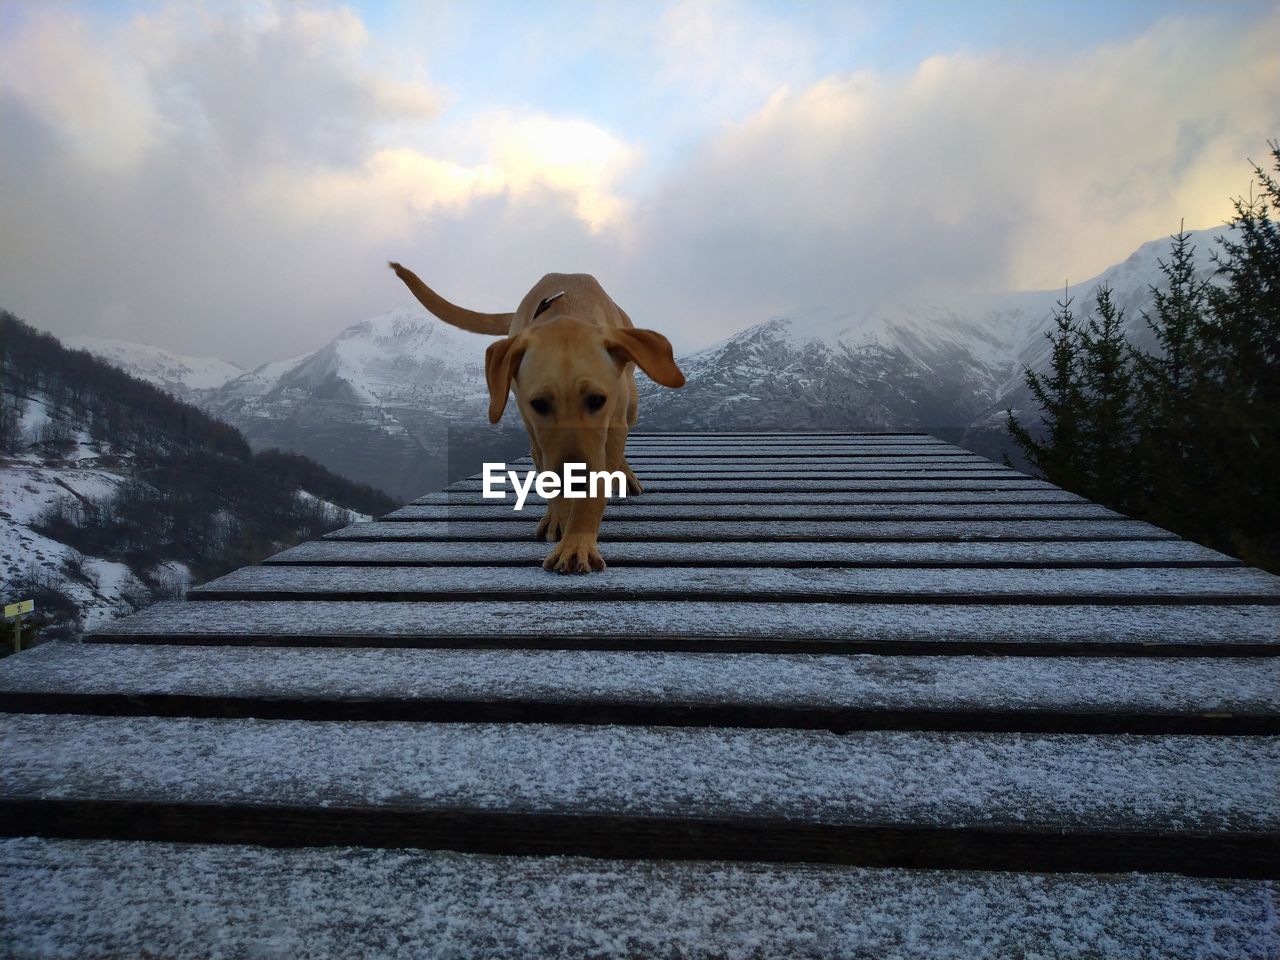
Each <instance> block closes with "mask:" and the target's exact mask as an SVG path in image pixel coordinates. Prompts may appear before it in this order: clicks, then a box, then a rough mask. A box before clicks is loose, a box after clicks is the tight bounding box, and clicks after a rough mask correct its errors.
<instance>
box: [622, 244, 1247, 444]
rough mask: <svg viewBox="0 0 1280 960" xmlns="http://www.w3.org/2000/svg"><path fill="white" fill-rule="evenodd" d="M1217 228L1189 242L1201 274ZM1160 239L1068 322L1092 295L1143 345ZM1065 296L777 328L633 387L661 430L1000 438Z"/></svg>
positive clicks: (808, 320) (832, 317) (882, 312)
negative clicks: (676, 383) (997, 432)
mask: <svg viewBox="0 0 1280 960" xmlns="http://www.w3.org/2000/svg"><path fill="white" fill-rule="evenodd" d="M1221 232H1222V230H1220V229H1219V230H1203V231H1198V232H1195V233H1193V234H1192V242H1193V243H1194V245H1195V247H1196V261H1197V264H1198V271H1199V273H1200V275H1201V276H1203V277H1208V276H1210V275H1211V274H1212V272H1213V265H1212V263H1211V262H1210V259H1209V254H1210V252H1211V251H1213V250H1215V249H1217V244H1216V243H1214V241H1213V237H1214V236H1216V235H1219V234H1220V233H1221ZM1168 257H1169V240H1168V239H1161V240H1155V241H1152V242H1150V243H1146V244H1143V245H1142V246H1141V247H1140V248H1138V250H1136V251H1135V252H1134V253H1133V254H1132V255H1131V256H1130V257H1129V258H1128V259H1126V260H1125V261H1124V262H1122V263H1118V264H1116V265H1115V266H1112V267H1110V268H1108V269H1107V270H1105V271H1104V272H1103V273H1101V274H1100V275H1098V276H1096V277H1093V278H1091V279H1089V280H1086V281H1084V282H1082V283H1077V284H1073V285H1072V286H1071V287H1069V288H1068V289H1067V290H1066V291H1065V294H1066V295H1067V296H1070V297H1073V298H1074V302H1073V304H1072V309H1073V311H1074V312H1075V314H1076V316H1077V318H1082V317H1085V316H1087V315H1089V314H1090V313H1091V311H1092V308H1093V302H1094V297H1095V294H1096V291H1097V289H1098V287H1099V286H1101V285H1102V284H1104V283H1105V284H1107V285H1108V286H1110V287H1111V289H1112V295H1113V299H1114V300H1115V302H1116V304H1117V306H1119V307H1120V308H1121V309H1123V310H1124V312H1125V316H1126V321H1127V332H1128V336H1129V338H1130V340H1131V342H1134V343H1136V344H1140V345H1142V346H1144V347H1148V348H1149V347H1150V346H1151V342H1152V338H1151V335H1150V331H1149V330H1148V329H1147V327H1146V324H1145V322H1144V320H1143V319H1142V312H1143V311H1144V310H1149V309H1150V308H1151V306H1152V300H1153V298H1152V294H1151V288H1152V286H1160V285H1162V284H1163V282H1164V276H1163V274H1162V273H1161V270H1160V263H1159V261H1160V260H1162V259H1165V260H1167V259H1168ZM1063 296H1064V291H1032V292H1018V293H999V294H992V295H989V296H973V297H967V298H963V299H959V300H955V301H951V302H948V303H947V304H945V305H944V304H939V303H932V302H926V301H916V302H902V303H898V304H893V305H888V304H878V305H872V304H869V305H861V306H859V307H857V308H856V309H854V310H852V311H847V312H831V313H817V312H815V313H811V314H808V315H801V316H791V317H776V318H773V319H771V320H768V321H766V322H764V323H761V324H757V325H756V326H753V327H749V328H747V329H746V330H743V331H741V332H740V333H737V334H734V335H733V336H731V337H729V338H728V339H726V340H724V341H721V342H720V343H717V344H714V345H712V346H710V347H707V348H704V349H702V350H699V351H697V352H695V353H692V354H690V355H688V356H685V357H683V358H682V359H681V366H682V368H683V369H684V371H685V375H686V376H687V377H688V381H689V382H688V384H687V385H686V386H685V388H684V389H683V390H679V391H670V390H664V389H662V388H660V387H657V386H655V385H653V384H650V383H648V382H642V385H641V396H642V401H641V409H642V411H644V413H643V416H644V418H645V422H646V423H648V424H649V425H651V426H654V427H656V428H661V429H713V428H714V429H727V428H739V429H745V428H751V429H772V430H787V429H808V430H918V429H923V430H927V431H932V432H939V433H948V434H952V435H954V434H955V433H956V432H957V431H965V430H969V429H981V428H984V427H985V428H993V429H1002V424H1003V419H1004V411H1005V408H1006V406H1010V405H1011V406H1012V407H1013V408H1014V409H1015V410H1023V408H1024V407H1025V405H1026V401H1027V391H1026V387H1025V384H1024V382H1023V370H1024V368H1025V367H1028V366H1029V367H1031V368H1032V369H1037V370H1038V369H1041V368H1043V367H1044V365H1045V364H1046V363H1047V362H1048V359H1049V343H1048V341H1047V339H1046V338H1045V333H1046V332H1047V331H1049V330H1050V329H1052V327H1053V320H1052V315H1053V310H1054V304H1055V302H1056V301H1058V300H1061V299H1062V298H1063Z"/></svg>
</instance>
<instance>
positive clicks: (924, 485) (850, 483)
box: [414, 471, 1058, 503]
mask: <svg viewBox="0 0 1280 960" xmlns="http://www.w3.org/2000/svg"><path fill="white" fill-rule="evenodd" d="M482 486H483V484H482V482H481V480H480V478H479V476H478V475H477V476H476V477H474V478H470V479H464V480H458V481H457V482H455V483H452V484H450V485H449V486H448V487H446V488H445V492H458V491H461V492H469V491H478V490H480V489H481V488H482ZM1057 489H1058V488H1057V487H1055V486H1053V485H1052V484H1048V483H1045V482H1044V481H1043V480H1034V479H1032V478H1031V477H1024V476H1021V475H1015V476H1013V477H1010V476H1008V475H1006V474H1001V475H999V476H997V477H993V478H985V479H977V480H973V479H969V478H963V477H961V478H957V477H955V476H952V475H948V476H946V477H943V478H941V479H936V478H935V479H924V480H919V479H914V480H913V479H907V480H903V479H900V478H899V479H893V478H889V479H885V478H881V479H872V480H867V479H865V478H861V477H859V478H857V479H854V478H850V477H849V476H847V475H846V474H843V473H840V472H838V471H837V472H836V473H835V474H834V475H833V476H826V477H819V478H817V479H814V478H806V477H792V478H790V479H784V480H779V479H777V478H776V477H773V476H772V475H764V476H757V477H750V478H747V479H737V480H735V479H728V480H725V479H716V478H714V477H710V478H707V479H703V480H690V479H688V478H683V477H680V478H671V477H668V478H665V479H664V478H661V477H654V476H653V475H652V474H651V473H646V475H645V478H644V490H645V492H644V494H643V496H646V497H647V496H649V495H650V494H654V493H663V492H668V491H670V492H686V493H687V492H704V491H710V492H729V493H743V492H748V493H810V492H850V493H878V492H881V491H905V492H908V493H931V492H934V491H946V492H955V491H966V492H972V493H981V492H986V491H1042V490H1057ZM414 502H415V503H417V502H418V501H416V500H415V501H414Z"/></svg>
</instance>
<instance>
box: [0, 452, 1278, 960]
mask: <svg viewBox="0 0 1280 960" xmlns="http://www.w3.org/2000/svg"><path fill="white" fill-rule="evenodd" d="M629 458H630V462H631V463H632V465H633V467H634V468H635V470H636V472H637V473H638V474H639V475H640V477H641V479H642V481H644V482H645V484H646V488H647V489H646V493H645V494H644V495H643V496H642V497H639V498H635V499H628V500H623V501H615V502H614V503H613V504H611V505H610V506H609V508H608V510H607V511H606V520H605V523H604V526H603V529H602V536H601V541H602V552H603V553H604V556H605V559H606V560H607V561H608V562H609V564H610V566H609V569H608V571H606V572H605V573H604V574H598V575H592V576H586V577H558V576H555V575H553V574H548V573H544V572H543V571H542V570H541V569H540V566H539V562H540V560H541V557H542V556H543V554H544V553H545V551H546V549H547V547H546V545H545V544H538V543H535V542H533V541H532V540H531V539H529V538H530V537H531V535H532V528H533V526H534V524H535V520H536V517H537V515H538V513H539V512H540V510H538V509H537V508H536V505H531V508H530V509H526V511H525V512H523V513H516V512H514V511H512V509H511V504H510V502H498V501H487V500H483V499H481V497H480V481H479V479H478V478H471V479H468V480H464V481H461V482H459V483H456V484H454V485H453V486H452V487H450V488H449V489H448V490H446V491H444V492H441V493H437V494H432V495H430V496H427V497H424V498H422V499H421V500H418V501H415V502H414V503H413V504H410V505H409V506H406V507H404V508H403V509H401V510H398V511H396V512H394V513H392V514H390V515H388V516H387V517H384V518H382V520H380V521H377V522H373V523H364V524H356V525H353V526H351V527H347V528H346V529H343V530H339V531H337V532H335V533H333V534H330V535H329V536H328V537H326V538H325V539H324V540H321V541H316V542H312V543H306V544H303V545H301V546H298V547H295V548H293V549H291V550H286V551H284V552H283V553H280V554H278V555H276V556H274V557H271V558H269V559H268V560H267V561H265V562H264V563H263V564H262V565H260V566H256V567H247V568H244V569H241V570H238V571H235V572H234V573H231V574H229V575H227V576H225V577H222V578H220V579H218V580H215V581H213V582H211V583H209V584H206V585H204V586H202V587H199V588H196V589H194V590H192V591H191V593H190V594H189V596H188V599H187V600H185V601H181V602H171V603H162V604H158V605H156V606H154V607H152V608H150V609H148V610H145V611H143V612H142V613H140V614H138V615H136V616H133V617H130V618H128V619H126V620H122V621H119V622H116V623H113V624H111V625H110V626H108V627H107V628H106V629H104V630H103V631H101V632H99V633H98V634H96V635H94V636H92V637H90V638H88V639H89V642H88V643H86V644H84V645H79V644H49V645H45V646H43V647H38V648H36V649H34V650H31V651H28V652H26V653H23V654H21V655H19V656H16V657H10V658H8V659H7V660H5V661H3V662H0V706H2V709H3V710H4V711H5V712H6V713H7V715H6V716H4V717H3V718H2V728H0V729H2V735H0V834H3V835H4V836H6V837H9V838H10V839H5V840H0V884H2V885H3V887H4V889H5V890H6V891H7V892H12V893H13V895H12V896H10V897H8V898H7V899H8V901H9V906H7V907H6V908H5V909H4V911H3V912H2V913H0V944H3V943H8V944H10V945H11V947H10V948H11V949H12V950H13V955H14V956H24V957H25V956H45V955H94V956H99V955H101V956H124V955H163V956H188V955H189V956H205V955H210V954H211V953H216V952H218V951H217V950H213V949H212V947H211V945H212V946H217V947H218V948H219V949H220V950H222V951H223V952H224V953H226V954H227V955H255V956H275V955H284V954H286V953H295V954H296V953H299V952H301V953H303V954H305V955H317V956H406V957H420V956H432V955H442V956H472V955H483V956H513V957H515V956H540V955H548V954H556V955H570V956H576V955H583V956H615V955H617V956H699V955H700V956H725V955H742V956H774V955H776V956H833V955H839V956H862V955H872V956H879V955H886V954H890V955H893V954H895V951H896V952H897V954H903V955H906V954H909V955H923V956H965V957H982V956H1007V955H1009V954H1010V953H1018V952H1019V951H1022V952H1025V953H1027V954H1036V953H1037V952H1038V955H1046V956H1160V957H1173V956H1206V957H1207V956H1222V957H1231V958H1240V957H1252V956H1258V957H1275V956H1276V955H1277V954H1278V953H1280V927H1278V923H1280V921H1278V920H1277V916H1278V915H1280V910H1278V909H1277V906H1276V903H1277V896H1278V894H1277V890H1278V888H1277V885H1276V880H1277V878H1278V877H1280V736H1278V735H1280V660H1277V659H1276V655H1277V653H1280V578H1276V577H1273V576H1271V575H1268V574H1265V573H1262V572H1260V571H1257V570H1253V569H1249V568H1246V567H1244V566H1242V565H1241V564H1240V563H1239V562H1238V561H1235V560H1233V559H1231V558H1229V557H1226V556H1224V555H1222V554H1219V553H1216V552H1214V551H1212V550H1208V549H1206V548H1204V547H1201V546H1198V545H1196V544H1193V543H1189V542H1187V541H1184V540H1180V539H1178V538H1177V537H1175V536H1174V535H1172V534H1170V533H1168V532H1166V531H1164V530H1161V529H1159V528H1156V527H1153V526H1151V525H1149V524H1146V523H1143V522H1140V521H1135V520H1131V519H1128V518H1125V517H1122V516H1119V515H1117V514H1115V513H1113V512H1112V511H1109V510H1107V509H1105V508H1103V507H1100V506H1098V505H1096V504H1093V503H1090V502H1088V501H1086V500H1083V499H1081V498H1080V497H1078V496H1075V495H1073V494H1070V493H1067V492H1066V491H1063V490H1061V489H1058V488H1056V487H1054V486H1052V485H1050V484H1048V483H1045V482H1043V481H1040V480H1035V479H1032V478H1029V477H1027V476H1025V475H1023V474H1020V473H1018V472H1016V471H1013V470H1011V469H1008V468H1006V467H1002V466H997V465H995V464H993V463H991V462H990V461H988V460H985V459H983V458H981V457H978V456H976V455H973V454H971V453H969V452H967V451H964V450H961V449H959V448H957V447H954V446H951V445H949V444H946V443H943V442H941V441H938V440H936V439H933V438H931V437H928V436H924V435H918V434H892V435H869V434H858V435H849V434H803V435H801V434H789V435H776V434H701V435H690V434H636V435H633V437H632V439H631V443H630V447H629ZM513 466H516V467H517V468H519V466H520V465H513ZM523 466H524V467H525V468H527V467H528V466H529V464H528V463H527V461H526V463H525V464H524V465H523ZM76 944H80V945H81V948H82V949H79V950H78V949H77V948H76ZM86 945H87V946H86ZM4 949H5V948H4V947H3V946H0V955H7V954H4ZM59 951H61V952H59Z"/></svg>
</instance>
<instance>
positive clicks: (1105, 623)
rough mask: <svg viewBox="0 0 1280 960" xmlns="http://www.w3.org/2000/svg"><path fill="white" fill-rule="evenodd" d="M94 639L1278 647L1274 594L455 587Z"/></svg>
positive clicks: (910, 648) (215, 614) (195, 619)
mask: <svg viewBox="0 0 1280 960" xmlns="http://www.w3.org/2000/svg"><path fill="white" fill-rule="evenodd" d="M89 639H92V640H99V641H116V642H121V641H124V642H139V641H146V642H162V643H164V642H197V643H232V644H242V643H243V644H289V643H292V644H295V645H307V646H317V645H332V644H336V645H354V646H374V647H392V646H479V647H483V646H499V647H550V648H571V647H575V646H589V647H592V648H595V649H606V648H612V647H620V648H624V649H637V648H638V649H646V648H651V649H658V648H661V649H676V650H679V649H717V650H719V649H725V650H771V651H796V652H805V651H813V652H857V651H859V650H870V651H875V652H882V651H883V652H897V653H922V652H936V653H944V652H945V653H951V652H956V653H967V652H975V653H988V654H992V653H1001V652H1003V653H1011V654H1021V653H1051V654H1054V655H1063V654H1069V653H1076V652H1083V653H1090V654H1099V653H1101V654H1118V653H1136V654H1143V655H1151V654H1156V653H1160V654H1165V655H1167V654H1188V655H1189V654H1193V653H1198V654H1205V655H1219V654H1228V653H1231V652H1233V651H1235V652H1242V651H1244V652H1259V653H1272V654H1273V653H1275V652H1276V651H1277V650H1280V608H1277V607H1276V606H1259V605H1249V604H1239V605H1232V606H1197V605H1188V606H1176V605H1167V604H1166V605H1147V606H1139V605H1127V606H1114V605H1106V604H1087V605H1063V606H1043V605H1035V606H1026V605H1019V604H960V605H954V604H876V603H865V604H858V605H856V606H851V605H849V604H845V603H767V602H760V603H751V604H750V605H743V604H741V603H736V602H709V601H695V600H688V601H684V602H682V603H681V604H680V606H679V608H678V609H673V608H672V605H671V603H670V602H668V601H644V600H630V601H614V600H607V599H598V600H559V601H557V602H555V603H547V602H545V601H527V600H498V601H488V600H474V599H469V600H463V601H440V602H433V603H421V602H397V601H387V602H381V603H368V604H358V603H351V602H349V601H345V600H206V601H201V602H199V603H193V602H190V601H170V602H162V603H158V604H156V605H154V606H151V607H148V608H147V609H145V610H143V611H141V612H139V613H137V614H135V615H134V616H132V617H128V618H126V619H124V620H117V621H113V622H111V623H109V624H106V625H104V626H103V627H101V628H99V630H97V631H96V632H95V633H94V634H92V635H91V636H90V638H89Z"/></svg>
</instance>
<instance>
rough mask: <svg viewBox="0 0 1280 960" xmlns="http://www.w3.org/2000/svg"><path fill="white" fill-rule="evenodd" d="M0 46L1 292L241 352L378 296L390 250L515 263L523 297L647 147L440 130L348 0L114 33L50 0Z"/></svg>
mask: <svg viewBox="0 0 1280 960" xmlns="http://www.w3.org/2000/svg"><path fill="white" fill-rule="evenodd" d="M0 62H2V63H5V64H7V67H6V70H5V73H4V75H3V85H2V86H0V111H3V116H4V117H6V118H7V119H6V130H7V132H8V131H12V132H13V134H14V136H12V137H8V136H6V138H4V142H3V143H0V202H3V204H4V206H5V208H6V221H7V223H6V230H5V233H4V236H3V237H0V289H4V290H5V291H7V294H6V297H7V300H6V303H5V304H4V306H7V307H10V308H12V309H15V310H17V311H18V312H19V313H20V314H24V315H26V316H28V317H29V318H30V319H31V320H32V321H33V322H36V323H38V324H40V325H46V326H49V327H50V328H52V329H54V330H55V332H56V331H60V330H61V331H66V332H86V333H96V334H100V335H105V336H117V337H125V338H136V339H143V340H149V341H151V342H156V343H159V344H160V345H163V346H169V347H175V348H179V349H186V350H205V351H212V352H217V353H221V354H223V355H226V356H230V357H232V358H233V359H238V360H242V361H244V360H248V361H257V360H260V359H265V357H266V356H270V355H273V354H274V355H282V354H286V353H296V352H298V350H299V349H303V348H307V347H311V346H313V345H316V344H317V343H319V342H322V341H323V339H324V338H325V337H327V336H330V335H332V334H333V333H334V332H336V330H338V329H340V328H341V327H342V326H344V325H346V324H347V323H350V322H352V321H354V320H356V319H359V318H361V317H363V316H366V315H368V314H370V313H373V312H377V311H378V310H379V309H381V308H383V307H385V306H386V305H387V302H388V300H394V299H395V298H396V297H398V296H399V295H400V294H401V293H402V291H400V290H399V289H398V288H397V287H396V286H395V285H394V284H393V283H392V282H391V281H390V280H388V276H389V275H388V274H386V271H385V268H384V266H383V264H384V263H385V261H386V260H387V259H388V257H398V258H403V259H410V258H412V257H413V256H415V255H417V256H420V257H421V256H423V254H424V253H425V255H426V256H427V257H428V258H429V259H430V260H433V261H436V262H437V263H439V262H440V261H444V262H446V263H448V264H449V266H450V268H451V270H452V285H453V286H454V288H456V289H459V290H461V291H462V292H463V293H470V294H473V295H478V294H481V293H487V294H488V295H489V296H493V295H494V294H493V291H491V290H485V289H483V287H484V286H486V285H490V284H492V280H493V277H494V276H495V271H501V270H504V269H508V270H510V272H511V273H512V274H518V273H519V271H520V270H522V269H523V270H524V271H525V273H524V275H523V276H521V277H520V278H519V279H516V280H515V281H514V282H513V283H512V284H510V289H509V291H508V295H509V296H511V297H513V298H515V299H518V297H519V296H520V295H521V294H522V293H523V289H520V284H521V283H523V284H525V285H526V286H527V284H528V283H529V282H530V280H529V279H528V271H530V270H532V269H536V268H537V265H538V264H539V263H540V262H541V261H542V260H543V259H549V260H553V261H555V260H557V259H558V258H556V256H555V251H556V250H557V249H575V245H576V244H578V243H579V242H580V240H581V241H582V242H587V241H588V240H589V238H590V237H591V236H592V235H593V234H599V233H601V232H602V231H604V230H606V229H607V228H609V227H610V226H612V225H614V224H616V223H617V222H618V220H619V219H620V218H621V217H623V216H624V214H625V210H626V207H625V204H624V203H623V201H622V200H621V199H619V198H618V197H617V196H616V195H615V193H614V187H615V185H616V183H617V181H618V180H619V178H620V177H621V176H622V175H623V174H624V173H625V172H626V171H627V170H629V169H630V168H632V167H633V166H634V165H635V163H636V162H637V160H638V152H637V151H636V149H635V148H633V147H632V146H630V145H628V144H626V143H624V142H623V141H622V140H620V139H619V138H618V137H616V136H614V135H613V134H611V133H610V132H608V131H606V130H604V129H602V128H600V127H598V126H596V125H594V124H591V123H588V122H585V121H582V120H576V119H570V118H562V117H552V116H548V115H545V114H541V113H536V112H529V111H525V112H521V113H511V112H509V111H505V110H493V111H488V112H484V111H479V112H473V113H472V114H471V115H470V116H466V117H464V118H462V119H459V120H451V121H450V122H448V123H445V122H444V121H443V120H442V118H441V117H439V115H438V111H439V105H440V103H441V102H443V100H444V98H445V97H444V94H443V93H442V91H440V90H439V89H437V88H436V87H435V86H434V85H432V84H431V83H430V82H428V81H426V80H425V79H423V78H421V77H419V78H418V79H416V80H413V79H406V77H405V76H404V75H403V74H402V73H397V72H396V71H394V70H393V69H391V68H390V67H387V66H386V65H385V64H383V62H382V58H381V57H380V56H379V55H378V51H377V50H374V49H371V41H370V38H369V36H368V34H367V32H366V30H365V28H364V26H363V24H362V23H361V22H360V21H359V19H358V18H357V17H355V16H354V15H353V14H352V13H351V12H350V11H347V10H345V9H330V8H322V7H312V6H308V7H303V6H300V5H292V4H284V5H275V4H265V5H261V6H259V7H257V8H255V9H254V10H252V11H250V12H247V13H246V12H243V11H242V10H238V9H237V10H232V11H231V12H226V10H225V9H224V8H218V10H217V12H216V13H210V12H209V11H208V10H207V9H204V8H197V7H193V6H189V5H186V4H176V5H171V6H168V7H165V8H162V9H161V10H159V12H157V13H156V14H154V15H152V16H146V17H138V18H135V19H134V20H132V21H131V22H130V23H129V24H128V25H127V26H124V27H120V28H117V32H115V33H114V34H112V35H111V36H110V37H107V38H103V37H95V36H94V35H93V33H92V30H91V28H90V26H89V24H88V23H87V22H86V21H85V20H83V19H79V18H75V17H71V16H67V15H66V14H65V12H64V11H58V10H56V9H55V10H53V11H52V12H49V11H44V10H42V9H38V8H37V9H35V10H34V11H33V12H32V13H31V14H30V15H27V16H23V17H21V18H20V20H19V23H18V29H17V30H15V31H13V32H12V33H9V34H7V35H6V37H5V39H4V40H3V41H0ZM531 230H537V231H539V232H543V233H545V235H546V236H547V237H554V238H555V241H554V242H546V241H545V240H544V241H543V242H538V240H537V239H536V238H534V237H531V236H529V233H530V231H531ZM465 238H473V239H474V242H475V247H474V248H472V249H468V244H467V242H466V239H465ZM514 238H521V239H520V240H519V242H516V241H515V239H514ZM465 256H469V257H470V258H471V260H472V263H470V264H469V265H468V264H466V263H464V262H462V261H463V260H464V257H465ZM578 256H579V257H580V258H583V259H590V258H589V257H583V256H582V255H581V254H579V255H578ZM53 264H56V267H52V266H51V265H53ZM555 266H558V267H561V268H563V267H565V266H566V263H565V262H564V261H559V262H556V263H555ZM435 276H436V275H435V274H434V273H433V277H435ZM437 279H438V282H440V283H441V284H444V285H450V282H451V278H450V276H448V275H442V276H439V277H438V278H437ZM478 288H481V289H478ZM513 304H514V300H513V303H512V305H513Z"/></svg>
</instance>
